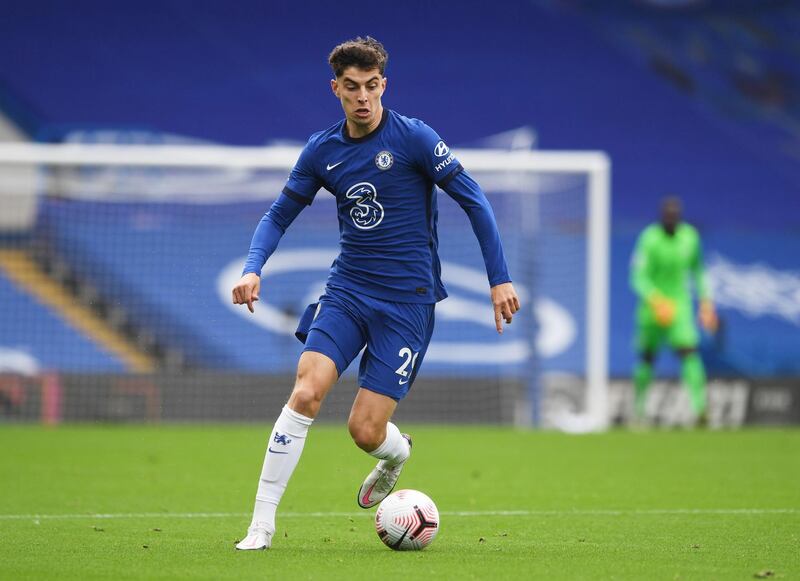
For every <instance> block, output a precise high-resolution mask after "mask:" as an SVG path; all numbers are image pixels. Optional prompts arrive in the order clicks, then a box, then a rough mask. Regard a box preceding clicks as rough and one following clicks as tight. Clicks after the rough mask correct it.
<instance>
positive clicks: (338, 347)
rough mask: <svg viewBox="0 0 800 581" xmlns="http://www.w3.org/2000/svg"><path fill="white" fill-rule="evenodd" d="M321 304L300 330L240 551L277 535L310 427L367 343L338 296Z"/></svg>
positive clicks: (358, 325) (329, 296) (255, 546)
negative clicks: (288, 387)
mask: <svg viewBox="0 0 800 581" xmlns="http://www.w3.org/2000/svg"><path fill="white" fill-rule="evenodd" d="M320 304H321V306H320V307H319V308H318V309H317V310H316V314H315V316H314V319H313V322H311V323H310V328H308V329H303V330H302V335H303V336H307V337H306V338H305V344H306V347H305V350H304V352H303V354H302V355H301V356H300V362H299V363H298V366H297V378H296V380H295V385H294V389H293V390H292V394H291V395H290V396H289V401H288V403H287V404H286V406H284V408H283V411H282V412H281V415H280V417H279V418H278V421H277V422H276V423H275V427H274V428H273V430H272V432H271V435H270V440H269V442H268V445H267V451H266V454H265V457H264V464H263V466H262V469H261V476H260V478H259V484H258V491H257V493H256V502H255V508H254V510H253V520H252V522H251V526H250V529H249V530H248V536H247V538H245V540H244V541H242V542H241V543H239V545H237V548H238V549H259V548H266V547H268V546H269V544H270V543H269V541H270V539H271V536H272V534H274V531H275V513H276V511H277V508H278V504H279V503H280V500H281V497H282V496H283V493H284V491H285V490H286V486H287V484H288V482H289V478H290V477H291V475H292V473H293V472H294V469H295V467H296V466H297V463H298V462H299V460H300V456H301V454H302V452H303V447H304V445H305V439H306V435H307V433H308V428H309V426H310V425H311V423H312V421H313V420H314V418H315V417H316V416H317V413H319V409H320V406H321V405H322V401H323V400H324V399H325V396H326V395H327V393H328V392H329V391H330V389H331V387H332V386H333V385H334V384H335V383H336V381H337V379H338V378H339V376H340V375H341V374H342V373H343V372H344V370H345V369H347V367H348V366H349V365H350V362H351V361H352V360H353V359H354V358H355V356H356V355H358V353H359V351H361V348H362V347H363V345H364V341H365V339H364V334H363V332H362V330H361V326H360V323H359V322H358V321H356V320H354V319H353V317H352V316H351V312H352V310H351V309H349V308H347V306H346V305H344V304H342V303H341V302H340V300H339V297H336V296H332V295H330V294H328V295H326V296H325V297H323V300H322V301H321V303H320ZM298 331H300V329H298ZM334 337H336V339H334Z"/></svg>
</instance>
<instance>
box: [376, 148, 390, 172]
mask: <svg viewBox="0 0 800 581" xmlns="http://www.w3.org/2000/svg"><path fill="white" fill-rule="evenodd" d="M393 163H394V157H393V156H392V154H391V153H389V152H388V151H386V150H383V151H381V152H380V153H379V154H378V155H376V156H375V165H377V166H378V169H382V170H387V169H389V168H390V167H392V164H393Z"/></svg>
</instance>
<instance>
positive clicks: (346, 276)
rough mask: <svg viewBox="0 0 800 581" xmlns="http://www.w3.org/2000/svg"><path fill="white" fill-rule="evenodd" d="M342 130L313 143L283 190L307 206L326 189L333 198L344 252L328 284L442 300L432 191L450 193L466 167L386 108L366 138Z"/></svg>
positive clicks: (403, 298)
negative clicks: (445, 189)
mask: <svg viewBox="0 0 800 581" xmlns="http://www.w3.org/2000/svg"><path fill="white" fill-rule="evenodd" d="M345 127H346V126H345V121H344V120H342V121H340V122H339V123H337V124H336V125H333V126H332V127H330V128H328V129H326V130H325V131H321V132H319V133H315V134H314V135H312V136H311V138H310V139H309V141H308V144H307V145H306V146H305V148H304V149H303V152H302V153H301V155H300V158H299V159H298V161H297V164H296V165H295V167H294V169H293V170H292V172H291V174H290V176H289V180H288V182H287V184H286V187H285V188H284V190H283V193H284V194H285V195H287V196H288V197H290V198H292V199H293V200H295V201H297V202H300V203H303V204H311V202H312V200H313V199H314V196H315V195H316V194H317V192H318V191H319V190H320V189H321V188H324V189H326V190H327V191H328V192H330V193H331V194H333V195H334V196H336V205H337V209H338V218H339V229H340V233H341V238H340V245H341V253H340V255H339V257H338V258H337V259H336V261H335V262H334V263H333V266H332V267H331V272H330V276H329V278H328V284H329V285H332V286H340V287H344V288H348V289H352V290H355V291H358V292H363V293H365V294H367V295H370V296H374V297H377V298H381V299H385V300H390V301H396V302H412V303H432V302H436V301H439V300H442V299H443V298H445V297H446V296H447V292H446V291H445V288H444V285H443V284H442V280H441V266H440V263H439V257H438V254H437V246H438V239H437V232H436V222H437V201H436V191H435V187H434V184H438V185H439V186H441V187H445V186H446V185H447V184H448V182H449V181H450V180H452V179H453V178H455V177H456V176H457V175H458V174H459V173H460V172H461V171H462V169H463V168H462V167H461V164H460V163H459V162H458V160H457V159H456V158H455V156H454V155H453V153H452V152H450V149H449V148H448V147H447V145H446V144H445V142H444V141H443V140H442V139H441V138H440V137H439V135H438V134H437V133H436V132H435V131H434V130H433V129H431V128H430V127H428V126H427V125H426V124H425V123H423V122H422V121H419V120H417V119H410V118H408V117H404V116H402V115H400V114H398V113H395V112H394V111H390V110H388V109H384V112H383V117H382V119H381V122H380V125H379V126H378V127H377V128H376V129H375V130H374V131H372V132H371V133H369V134H368V135H366V136H364V137H361V138H353V137H350V136H349V135H348V134H347V131H346V129H345Z"/></svg>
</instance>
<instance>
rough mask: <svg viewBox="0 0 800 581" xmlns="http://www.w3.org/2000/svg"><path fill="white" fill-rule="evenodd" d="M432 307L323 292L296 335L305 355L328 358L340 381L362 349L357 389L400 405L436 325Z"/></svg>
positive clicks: (329, 289) (341, 291) (344, 292)
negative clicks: (376, 394) (340, 377)
mask: <svg viewBox="0 0 800 581" xmlns="http://www.w3.org/2000/svg"><path fill="white" fill-rule="evenodd" d="M434 308H435V305H434V304H417V303H394V302H391V301H384V300H381V299H376V298H373V297H369V296H366V295H361V294H357V293H356V292H354V291H351V290H348V289H343V288H341V287H330V286H329V287H327V288H326V290H325V294H324V295H323V296H322V297H320V300H319V302H318V303H314V304H311V305H309V306H308V308H307V309H306V311H305V313H304V314H303V316H302V317H301V319H300V324H299V326H298V327H297V332H296V333H295V335H296V336H297V338H298V339H300V341H302V342H303V343H305V349H303V351H315V352H317V353H322V354H323V355H326V356H328V357H330V358H331V359H332V360H333V362H334V363H335V364H336V370H337V371H338V373H339V375H340V376H341V374H342V373H344V371H345V369H347V368H348V366H349V365H350V363H352V361H353V359H355V358H356V355H358V353H359V352H360V351H361V350H362V349H364V347H365V346H366V349H365V350H364V354H363V355H362V356H361V364H360V366H359V371H358V382H359V385H360V386H361V387H363V388H364V389H368V390H370V391H374V392H376V393H380V394H383V395H386V396H388V397H391V398H392V399H394V400H395V401H399V400H401V399H403V397H405V395H406V394H407V393H408V390H409V389H410V388H411V385H412V384H413V383H414V379H415V378H416V376H417V372H418V371H419V368H420V366H421V365H422V360H423V359H424V358H425V352H426V351H427V350H428V344H429V343H430V341H431V335H432V334H433V324H434Z"/></svg>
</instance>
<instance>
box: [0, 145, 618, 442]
mask: <svg viewBox="0 0 800 581" xmlns="http://www.w3.org/2000/svg"><path fill="white" fill-rule="evenodd" d="M300 151H301V148H300V147H298V146H267V147H241V146H216V145H208V146H207V145H117V144H84V143H65V144H44V143H16V142H14V143H0V167H3V166H8V165H12V166H14V165H21V166H94V167H96V166H129V167H173V168H221V169H222V168H230V169H246V168H251V169H261V170H285V169H290V168H291V167H293V166H294V164H295V162H296V161H297V158H298V156H299V155H300ZM458 158H459V160H460V161H461V162H462V163H463V164H464V166H465V167H468V168H469V169H470V170H472V171H475V172H479V171H519V172H543V173H551V174H566V173H569V174H585V175H586V176H587V204H588V207H587V216H588V223H587V237H586V257H587V260H586V281H587V282H586V287H587V288H586V313H587V315H586V359H585V365H586V400H585V406H584V408H585V412H584V413H583V414H581V415H582V416H583V417H582V418H580V419H581V421H580V422H579V424H580V425H582V426H584V428H583V429H585V430H587V431H595V430H603V429H606V428H607V427H608V425H609V417H608V416H609V414H608V384H609V377H608V356H609V267H610V265H609V262H610V259H609V257H610V248H609V246H610V245H609V237H610V219H611V162H610V159H609V157H608V156H607V155H606V154H605V153H604V152H601V151H528V150H525V151H508V150H497V149H459V150H458Z"/></svg>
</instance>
